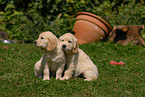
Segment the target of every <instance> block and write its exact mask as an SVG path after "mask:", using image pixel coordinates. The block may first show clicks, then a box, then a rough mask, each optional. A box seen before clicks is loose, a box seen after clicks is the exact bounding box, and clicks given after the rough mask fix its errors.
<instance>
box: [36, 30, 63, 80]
mask: <svg viewBox="0 0 145 97" xmlns="http://www.w3.org/2000/svg"><path fill="white" fill-rule="evenodd" d="M35 44H36V46H38V47H41V48H42V49H43V50H44V54H43V55H42V57H41V59H40V60H39V61H38V62H37V63H36V64H35V67H34V70H35V75H36V76H37V77H38V78H43V80H50V75H51V74H56V79H60V78H61V77H62V72H63V70H64V66H65V56H64V52H63V51H62V50H61V47H60V45H59V40H58V38H57V37H56V36H55V35H54V34H53V33H52V32H50V31H47V32H43V33H41V34H40V35H39V38H38V39H37V40H36V41H35Z"/></svg>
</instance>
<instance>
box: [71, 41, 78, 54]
mask: <svg viewBox="0 0 145 97" xmlns="http://www.w3.org/2000/svg"><path fill="white" fill-rule="evenodd" d="M78 49H79V44H78V40H77V39H76V40H75V43H74V47H73V50H72V52H73V53H76V52H78Z"/></svg>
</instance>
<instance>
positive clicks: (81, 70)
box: [59, 33, 98, 81]
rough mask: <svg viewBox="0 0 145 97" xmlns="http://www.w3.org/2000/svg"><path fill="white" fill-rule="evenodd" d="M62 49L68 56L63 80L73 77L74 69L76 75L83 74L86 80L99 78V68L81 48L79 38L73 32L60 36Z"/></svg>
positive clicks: (66, 56)
mask: <svg viewBox="0 0 145 97" xmlns="http://www.w3.org/2000/svg"><path fill="white" fill-rule="evenodd" d="M59 40H60V41H61V42H60V44H61V46H62V50H63V51H64V53H65V58H66V65H67V67H66V71H65V73H64V77H63V78H62V79H61V80H64V79H69V78H71V77H72V75H73V73H74V71H75V76H80V74H82V75H83V77H85V78H86V79H84V81H91V80H96V79H97V78H98V70H97V67H96V65H94V64H93V62H92V61H91V59H90V58H89V57H88V56H87V55H86V54H85V53H84V52H83V51H82V50H81V49H79V45H78V40H77V39H76V38H75V37H74V36H73V35H72V34H71V33H66V34H64V35H63V36H61V37H60V38H59Z"/></svg>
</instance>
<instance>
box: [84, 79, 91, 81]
mask: <svg viewBox="0 0 145 97" xmlns="http://www.w3.org/2000/svg"><path fill="white" fill-rule="evenodd" d="M84 81H92V80H91V79H84Z"/></svg>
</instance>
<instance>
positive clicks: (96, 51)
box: [0, 42, 145, 97]
mask: <svg viewBox="0 0 145 97" xmlns="http://www.w3.org/2000/svg"><path fill="white" fill-rule="evenodd" d="M80 48H81V49H82V50H83V51H85V52H86V53H87V54H88V55H89V56H90V58H91V59H92V61H93V62H94V63H95V64H96V65H97V67H98V71H99V78H98V80H96V81H91V82H84V81H83V79H82V78H72V79H70V80H67V81H66V80H65V81H59V80H55V79H54V78H53V77H52V78H51V80H50V81H42V79H37V78H36V77H35V75H34V64H35V63H36V62H37V61H38V60H39V59H40V57H41V56H42V54H43V52H42V51H41V50H40V49H39V48H37V47H35V46H34V44H9V45H5V44H2V43H0V97H17V96H20V97H21V96H26V97H33V96H41V97H42V96H51V97H52V96H53V97H58V96H62V97H63V96H64V97H71V96H72V97H83V96H86V97H90V96H97V97H145V47H142V46H137V45H131V44H129V45H127V46H121V45H119V44H118V45H114V44H113V43H109V42H97V43H93V44H85V45H80ZM110 61H116V62H120V61H123V62H125V65H124V66H120V65H118V66H114V65H113V66H112V65H110Z"/></svg>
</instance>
